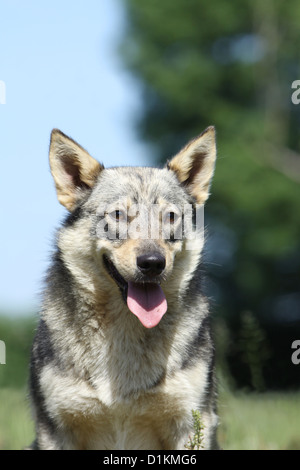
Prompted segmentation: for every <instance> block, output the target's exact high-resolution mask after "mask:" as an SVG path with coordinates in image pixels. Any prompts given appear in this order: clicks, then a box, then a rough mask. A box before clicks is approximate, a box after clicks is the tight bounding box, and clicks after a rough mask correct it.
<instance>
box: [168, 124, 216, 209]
mask: <svg viewBox="0 0 300 470" xmlns="http://www.w3.org/2000/svg"><path fill="white" fill-rule="evenodd" d="M215 161H216V138H215V128H214V127H213V126H210V127H208V128H207V129H205V131H204V132H202V134H200V135H199V137H196V139H194V140H192V141H191V142H189V143H188V144H187V145H186V146H185V147H184V148H183V149H182V150H181V151H180V152H179V153H178V154H177V155H176V156H175V157H174V158H173V159H172V160H171V161H170V162H169V163H168V168H169V169H170V170H172V171H174V172H175V173H176V176H177V178H178V180H179V181H180V183H181V184H182V185H183V186H185V188H186V190H187V191H188V192H189V193H190V194H191V196H193V197H194V198H195V199H196V201H197V203H198V204H204V202H205V201H206V199H207V198H208V196H209V187H210V182H211V179H212V176H213V173H214V169H215Z"/></svg>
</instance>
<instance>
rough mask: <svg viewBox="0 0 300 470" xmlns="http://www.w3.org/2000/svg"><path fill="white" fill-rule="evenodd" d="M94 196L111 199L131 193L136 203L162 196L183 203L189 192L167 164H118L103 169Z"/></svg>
mask: <svg viewBox="0 0 300 470" xmlns="http://www.w3.org/2000/svg"><path fill="white" fill-rule="evenodd" d="M94 197H97V198H99V199H102V198H103V197H105V198H106V200H108V199H109V200H111V201H113V200H117V199H119V198H122V197H127V198H128V197H129V198H130V199H131V200H132V201H133V202H135V203H141V202H146V203H152V204H156V203H158V202H159V200H161V199H165V200H167V201H169V202H172V203H182V202H183V198H184V199H185V197H186V193H185V191H184V190H183V188H182V187H181V186H180V184H179V182H178V180H177V178H176V176H175V174H174V173H173V172H172V171H170V170H168V169H167V168H162V169H159V168H149V167H117V168H108V169H106V170H103V172H102V173H101V174H100V177H99V181H98V183H97V185H96V187H95V190H94Z"/></svg>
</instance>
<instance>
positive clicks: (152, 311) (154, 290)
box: [127, 282, 167, 328]
mask: <svg viewBox="0 0 300 470" xmlns="http://www.w3.org/2000/svg"><path fill="white" fill-rule="evenodd" d="M127 305H128V308H129V310H130V311H131V312H132V313H134V315H136V316H137V317H138V319H139V320H140V322H141V323H142V324H143V325H144V326H145V327H146V328H153V327H154V326H156V325H157V324H158V323H159V322H160V320H161V319H162V317H163V315H164V314H165V313H166V311H167V301H166V297H165V294H164V293H163V290H162V288H161V287H160V286H159V285H158V284H136V283H135V282H128V294H127Z"/></svg>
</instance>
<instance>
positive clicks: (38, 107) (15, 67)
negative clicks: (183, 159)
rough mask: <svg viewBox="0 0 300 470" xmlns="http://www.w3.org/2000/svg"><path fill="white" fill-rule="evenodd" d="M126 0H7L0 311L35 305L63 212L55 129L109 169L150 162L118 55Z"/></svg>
mask: <svg viewBox="0 0 300 470" xmlns="http://www.w3.org/2000/svg"><path fill="white" fill-rule="evenodd" d="M124 27H125V15H124V10H123V4H122V2H121V0H101V1H99V0H97V1H96V0H86V1H77V2H74V1H70V0H63V1H58V0H52V1H51V2H50V1H48V0H46V1H43V2H40V1H37V0H31V1H29V2H24V1H21V0H9V1H8V0H0V44H1V47H0V83H1V81H3V82H4V83H5V88H6V89H5V104H2V103H1V104H0V163H1V172H0V191H1V205H0V217H1V218H0V221H1V232H0V236H1V257H0V266H1V268H0V269H1V271H0V276H1V277H0V312H4V311H5V312H7V313H12V312H22V311H28V310H30V309H36V308H37V307H38V302H39V292H40V289H41V286H42V283H41V280H42V277H43V275H44V272H45V269H46V267H47V265H48V259H49V253H50V250H51V247H52V241H53V237H54V233H55V229H56V228H57V227H58V226H59V223H60V221H61V220H62V218H63V217H64V215H65V213H66V210H65V209H64V208H63V207H62V206H60V205H59V203H58V202H57V199H56V194H55V190H54V185H53V181H52V178H51V175H50V170H49V165H48V147H49V137H50V132H51V130H52V128H54V127H57V128H59V129H61V130H62V131H63V132H64V133H66V134H68V135H70V136H71V137H72V138H74V139H75V140H77V141H78V142H79V143H80V144H81V145H82V146H83V147H85V148H86V149H87V150H88V151H89V152H90V154H91V155H93V156H94V157H95V158H97V159H98V160H100V161H102V162H103V163H104V165H106V166H113V165H147V164H149V163H150V162H149V154H148V153H147V149H146V148H145V146H144V145H143V144H142V143H141V142H138V141H137V139H136V136H135V134H134V131H133V120H134V115H135V113H136V112H137V111H138V110H139V109H140V106H141V103H140V95H139V90H138V89H137V86H136V84H135V83H134V81H133V80H132V78H131V77H130V76H129V75H128V74H127V73H126V71H125V70H124V68H123V65H122V63H121V61H120V58H119V57H118V54H117V46H118V43H119V41H120V40H121V38H122V33H123V31H124Z"/></svg>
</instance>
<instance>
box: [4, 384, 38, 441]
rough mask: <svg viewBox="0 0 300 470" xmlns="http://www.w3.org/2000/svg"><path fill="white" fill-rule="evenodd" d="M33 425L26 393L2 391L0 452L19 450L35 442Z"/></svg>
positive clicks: (6, 389)
mask: <svg viewBox="0 0 300 470" xmlns="http://www.w3.org/2000/svg"><path fill="white" fill-rule="evenodd" d="M33 436H34V433H33V423H32V420H31V416H30V409H29V404H28V401H27V399H26V392H25V391H23V390H20V389H14V388H4V389H0V450H18V449H23V448H24V447H26V446H28V445H29V444H31V442H32V441H33Z"/></svg>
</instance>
